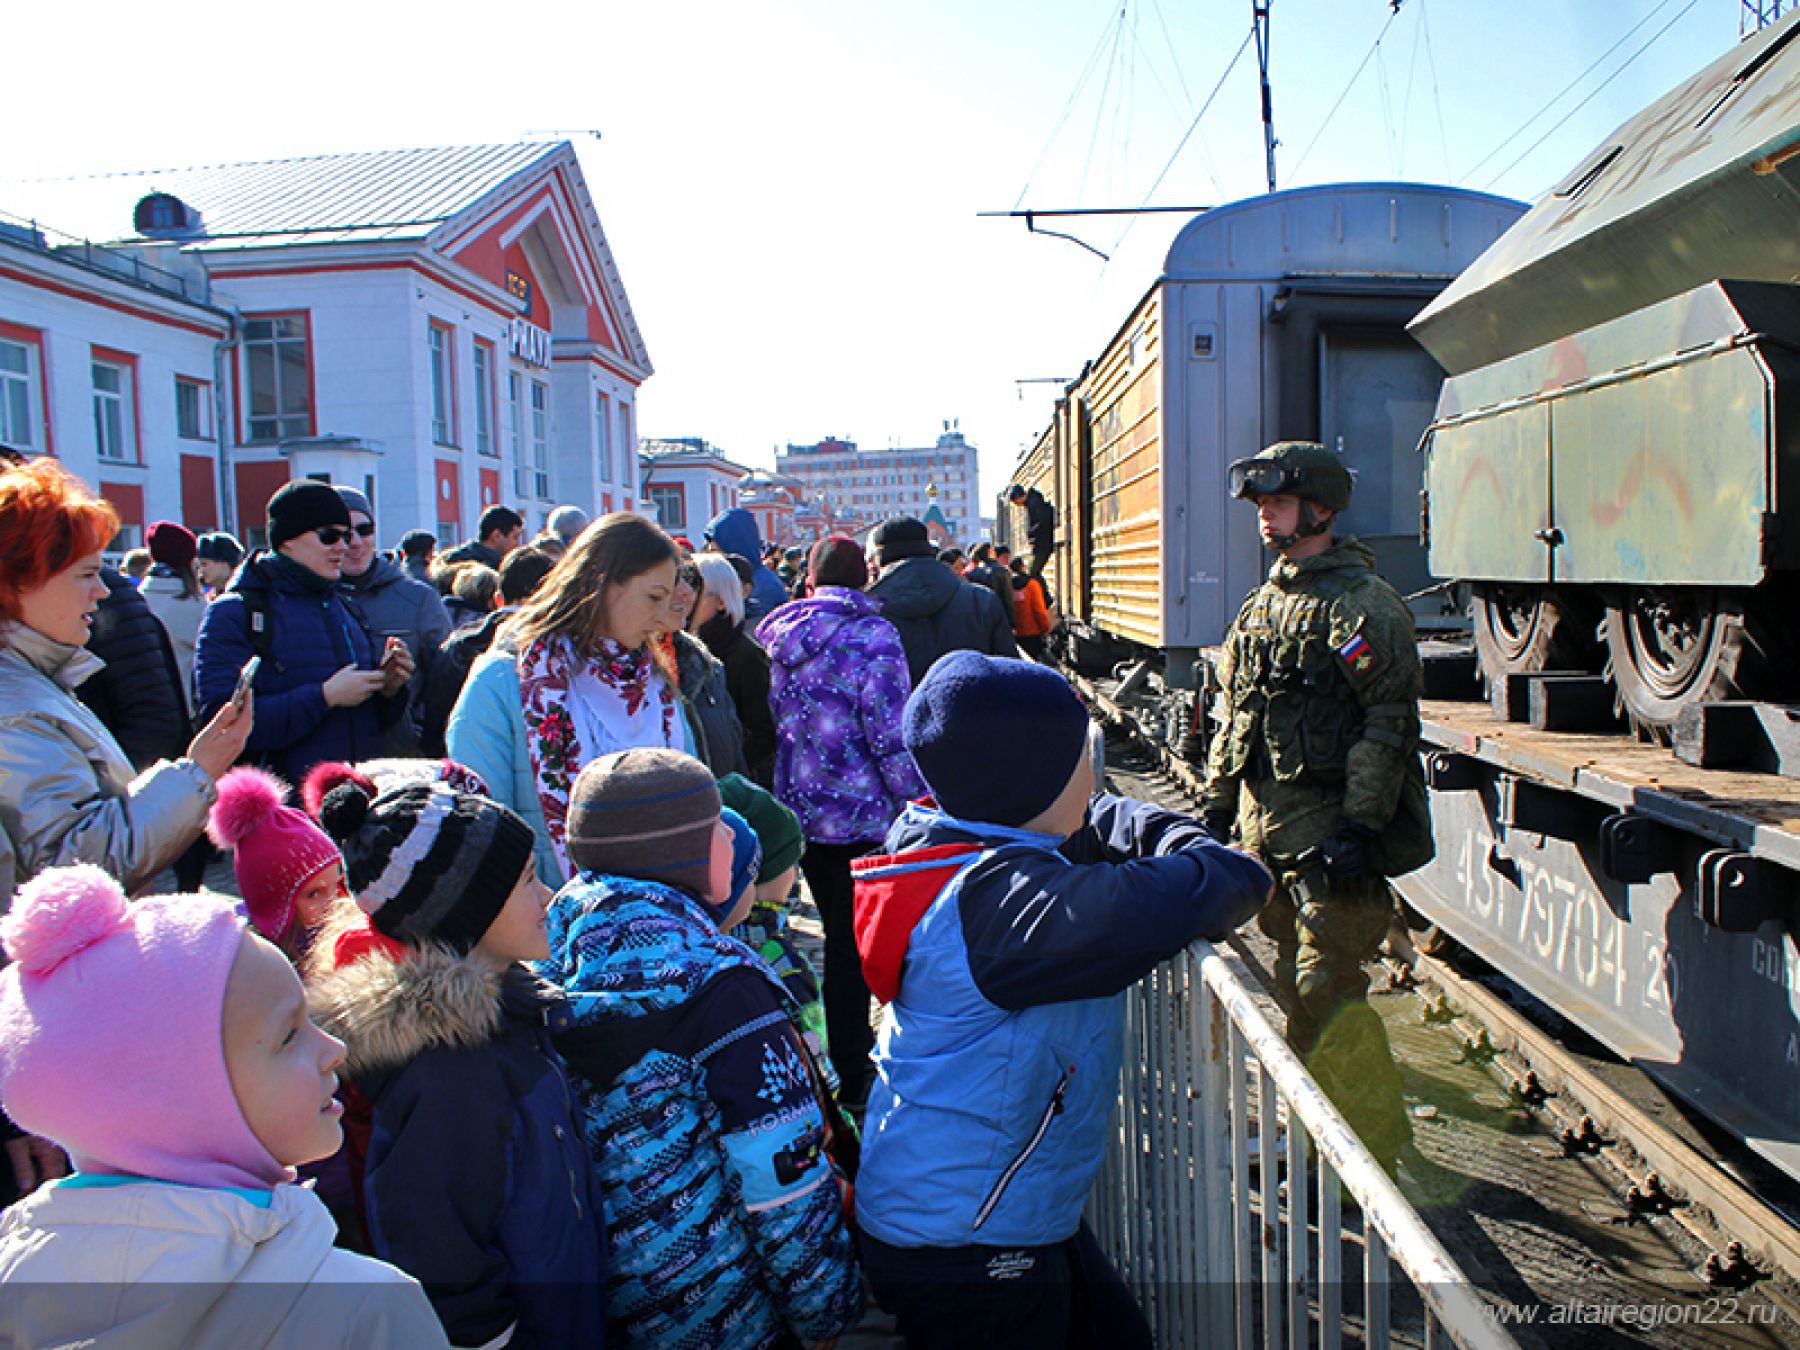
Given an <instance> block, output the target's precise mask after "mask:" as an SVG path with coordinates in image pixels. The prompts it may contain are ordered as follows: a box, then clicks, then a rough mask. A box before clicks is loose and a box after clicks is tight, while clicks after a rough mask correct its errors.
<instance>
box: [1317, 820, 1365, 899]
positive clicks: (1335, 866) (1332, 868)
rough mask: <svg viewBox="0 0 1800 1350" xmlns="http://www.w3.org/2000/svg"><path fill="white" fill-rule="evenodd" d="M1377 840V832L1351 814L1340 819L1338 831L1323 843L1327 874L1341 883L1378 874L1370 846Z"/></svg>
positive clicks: (1321, 853) (1320, 849)
mask: <svg viewBox="0 0 1800 1350" xmlns="http://www.w3.org/2000/svg"><path fill="white" fill-rule="evenodd" d="M1374 842H1375V831H1373V830H1371V829H1369V828H1368V826H1366V825H1359V824H1357V822H1355V821H1354V820H1351V819H1350V818H1349V817H1348V816H1346V817H1344V818H1342V819H1340V820H1339V821H1338V827H1337V833H1336V834H1334V835H1332V836H1331V838H1329V839H1327V840H1326V841H1325V842H1324V843H1322V844H1320V845H1319V853H1320V855H1321V856H1322V857H1323V858H1324V860H1325V875H1326V876H1328V877H1330V878H1331V879H1332V880H1333V881H1335V882H1337V883H1338V884H1339V885H1347V884H1349V883H1350V882H1355V881H1366V880H1368V878H1369V877H1371V876H1373V875H1374V874H1375V869H1374V866H1373V865H1372V864H1371V863H1370V861H1369V845H1370V844H1372V843H1374Z"/></svg>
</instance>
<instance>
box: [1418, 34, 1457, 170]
mask: <svg viewBox="0 0 1800 1350" xmlns="http://www.w3.org/2000/svg"><path fill="white" fill-rule="evenodd" d="M1429 12H1430V11H1429V9H1428V8H1427V5H1426V0H1419V31H1420V32H1421V33H1423V34H1424V35H1425V69H1426V70H1428V71H1429V72H1430V73H1431V103H1432V107H1434V108H1435V109H1436V110H1437V128H1438V150H1439V152H1440V153H1441V154H1442V155H1443V157H1444V176H1445V177H1449V175H1450V133H1449V131H1448V130H1447V129H1446V128H1445V126H1444V100H1443V97H1442V96H1441V95H1440V94H1439V93H1438V73H1437V56H1436V55H1435V53H1433V51H1432V49H1431V20H1430V18H1429V17H1428V15H1429Z"/></svg>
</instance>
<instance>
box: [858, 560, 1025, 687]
mask: <svg viewBox="0 0 1800 1350" xmlns="http://www.w3.org/2000/svg"><path fill="white" fill-rule="evenodd" d="M869 594H870V595H872V596H874V597H875V598H876V599H877V600H879V601H881V617H882V618H884V619H886V620H888V622H890V623H892V624H893V625H894V627H895V628H897V629H899V630H900V645H901V646H902V647H904V648H905V649H906V668H907V671H908V672H909V673H910V674H911V676H912V682H913V687H914V688H915V689H916V688H918V685H919V681H921V680H923V679H924V678H925V672H926V671H928V670H930V669H931V663H932V662H933V661H936V660H937V659H938V657H940V656H942V655H943V654H944V653H945V652H955V651H971V652H984V653H986V654H987V655H988V656H1011V657H1015V658H1016V657H1017V656H1018V654H1019V648H1018V644H1016V643H1015V642H1014V641H1013V635H1012V619H1011V617H1010V616H1009V615H1007V614H1006V613H1005V612H1004V611H1003V610H1002V609H1001V608H1000V602H999V601H998V600H997V599H995V598H994V594H993V592H992V591H989V590H987V589H985V588H984V587H980V586H973V585H970V584H969V583H968V582H966V581H964V580H963V579H962V578H961V577H959V576H957V575H956V573H954V572H952V571H951V570H950V569H949V568H948V567H946V566H944V564H943V563H941V562H939V561H938V560H937V559H936V558H905V559H902V560H901V561H900V562H897V563H895V564H893V565H892V566H890V567H884V568H882V569H881V579H880V580H879V581H877V582H876V583H875V584H874V585H873V586H871V587H869Z"/></svg>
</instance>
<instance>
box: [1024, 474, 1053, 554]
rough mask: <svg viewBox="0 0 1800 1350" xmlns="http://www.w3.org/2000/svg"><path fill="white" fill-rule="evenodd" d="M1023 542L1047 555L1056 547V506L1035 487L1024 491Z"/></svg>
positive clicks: (1039, 552) (1034, 550) (1037, 551)
mask: <svg viewBox="0 0 1800 1350" xmlns="http://www.w3.org/2000/svg"><path fill="white" fill-rule="evenodd" d="M1022 504H1023V506H1024V507H1025V542H1026V543H1027V544H1029V545H1030V546H1031V551H1032V552H1033V553H1035V554H1039V555H1041V556H1043V557H1049V556H1050V554H1051V552H1052V551H1053V550H1054V549H1055V548H1056V508H1055V507H1054V506H1052V505H1050V503H1049V501H1048V500H1047V499H1046V498H1045V497H1044V494H1043V493H1041V492H1039V491H1038V490H1037V489H1036V488H1027V489H1026V491H1025V501H1024V502H1023V503H1022Z"/></svg>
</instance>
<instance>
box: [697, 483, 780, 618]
mask: <svg viewBox="0 0 1800 1350" xmlns="http://www.w3.org/2000/svg"><path fill="white" fill-rule="evenodd" d="M706 537H707V538H708V539H709V540H711V541H712V543H713V544H714V545H715V546H716V547H717V548H718V550H719V552H721V553H735V554H737V555H738V556H739V557H740V558H748V559H749V560H750V561H751V562H752V563H754V564H755V566H756V574H755V576H753V577H752V578H751V579H750V585H749V586H747V587H746V588H745V593H744V624H745V626H746V627H749V628H752V629H754V628H755V627H756V625H757V622H758V621H759V620H760V619H761V618H762V617H763V615H765V614H767V613H768V612H769V611H770V610H772V609H774V608H775V606H777V605H779V604H781V603H783V602H784V601H786V600H787V599H788V592H787V587H786V586H783V585H782V584H781V578H780V577H778V576H776V575H775V569H774V568H772V567H770V566H769V565H768V564H767V563H766V562H764V561H763V560H762V536H761V535H760V534H759V533H758V532H757V529H756V517H755V516H753V515H751V514H750V513H749V512H748V511H746V510H744V508H743V507H741V506H734V507H732V508H731V510H729V511H721V512H720V513H719V514H718V515H716V516H714V517H713V518H712V520H711V522H710V523H708V525H707V527H706Z"/></svg>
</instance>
